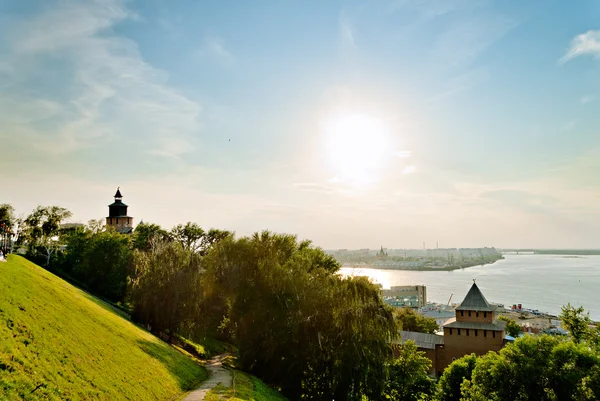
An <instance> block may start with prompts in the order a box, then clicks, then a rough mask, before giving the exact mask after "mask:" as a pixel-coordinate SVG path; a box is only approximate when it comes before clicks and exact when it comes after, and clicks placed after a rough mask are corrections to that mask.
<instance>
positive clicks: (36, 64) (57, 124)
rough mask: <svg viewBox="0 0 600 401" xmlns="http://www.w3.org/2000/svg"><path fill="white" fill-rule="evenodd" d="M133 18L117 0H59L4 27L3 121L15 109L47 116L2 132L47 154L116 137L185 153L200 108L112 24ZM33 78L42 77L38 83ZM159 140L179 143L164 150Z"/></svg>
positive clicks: (146, 148)
mask: <svg viewBox="0 0 600 401" xmlns="http://www.w3.org/2000/svg"><path fill="white" fill-rule="evenodd" d="M136 18H137V16H136V15H135V14H134V13H132V12H131V11H130V10H128V9H127V8H126V7H125V2H124V1H121V0H97V1H90V2H79V1H71V0H65V1H60V2H56V3H55V4H52V5H48V6H47V7H45V8H44V9H43V10H42V11H41V12H40V13H38V14H36V15H35V16H33V17H30V18H26V19H21V20H17V21H15V23H13V24H12V25H10V26H5V27H4V28H3V31H2V33H3V34H4V35H6V36H7V37H8V38H9V39H10V47H9V48H7V49H4V51H2V52H0V54H1V55H0V64H8V65H19V66H20V68H18V69H13V70H11V71H7V72H5V73H4V74H0V87H3V89H4V90H3V91H2V93H1V94H0V103H2V104H7V103H10V102H12V103H13V107H9V108H2V110H0V116H1V117H2V119H3V120H5V121H6V119H7V117H8V116H10V115H13V113H15V110H16V111H17V115H18V114H19V112H18V110H19V109H20V110H22V111H21V112H20V114H21V115H24V114H25V113H24V112H25V111H26V112H28V113H30V115H31V116H34V118H37V119H38V121H39V119H42V118H45V120H47V121H45V122H46V123H45V124H39V123H37V124H36V121H29V123H27V124H12V125H11V126H9V127H7V128H8V129H7V130H6V131H5V132H10V133H12V134H13V136H14V135H19V136H20V137H21V138H23V139H25V140H29V141H31V142H32V143H34V144H36V145H37V146H38V148H39V149H40V150H42V151H44V152H46V153H54V154H61V153H68V152H73V151H76V150H79V149H81V148H86V147H95V146H98V145H102V144H104V145H106V144H116V143H121V144H123V143H127V144H128V145H129V146H130V147H131V149H132V151H134V152H135V151H136V149H137V150H141V151H153V152H154V153H157V154H165V153H168V154H169V155H170V156H179V155H181V154H182V153H185V152H189V151H191V150H192V149H193V145H192V142H194V140H195V139H196V138H197V137H198V134H199V133H200V124H199V121H198V119H199V116H200V112H201V106H200V105H199V104H197V103H196V102H194V101H191V100H189V99H188V98H186V97H184V96H183V95H181V94H180V93H178V91H177V90H175V89H173V88H172V87H170V86H169V85H167V84H166V81H167V79H168V76H167V74H166V73H164V72H163V71H161V70H159V69H156V68H154V67H153V66H151V65H150V64H148V63H147V62H146V61H145V60H144V59H143V57H142V55H141V54H140V51H139V49H138V47H137V45H136V43H135V42H133V41H132V40H130V39H127V38H125V37H123V36H119V35H117V34H115V33H114V31H113V30H112V27H113V26H115V25H116V24H118V23H121V22H123V21H126V20H132V19H136ZM39 77H44V78H46V79H44V80H43V82H42V83H43V84H44V85H39V87H38V85H37V84H38V83H39V81H40V78H39ZM50 79H53V80H57V81H59V84H56V85H50V84H49V81H50ZM15 99H16V100H15ZM54 99H60V100H59V101H58V100H56V101H55V100H54ZM32 105H33V106H32ZM31 107H34V109H31ZM40 109H44V110H41V111H40ZM36 110H37V111H36ZM38 111H40V112H38ZM30 118H32V117H30ZM8 120H9V121H10V119H8ZM0 135H2V134H0ZM165 138H170V139H172V140H173V141H174V142H175V143H181V142H186V143H187V145H186V146H178V147H171V148H168V149H167V150H166V151H165V145H164V141H165Z"/></svg>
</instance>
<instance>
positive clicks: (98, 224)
mask: <svg viewBox="0 0 600 401" xmlns="http://www.w3.org/2000/svg"><path fill="white" fill-rule="evenodd" d="M105 228H106V227H105V223H104V219H98V220H90V221H88V224H87V230H88V231H90V232H91V233H92V234H96V233H99V232H101V231H104V230H105Z"/></svg>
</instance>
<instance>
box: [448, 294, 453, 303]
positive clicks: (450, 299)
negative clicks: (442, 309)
mask: <svg viewBox="0 0 600 401" xmlns="http://www.w3.org/2000/svg"><path fill="white" fill-rule="evenodd" d="M452 295H454V293H452V294H450V298H449V299H448V305H450V301H452Z"/></svg>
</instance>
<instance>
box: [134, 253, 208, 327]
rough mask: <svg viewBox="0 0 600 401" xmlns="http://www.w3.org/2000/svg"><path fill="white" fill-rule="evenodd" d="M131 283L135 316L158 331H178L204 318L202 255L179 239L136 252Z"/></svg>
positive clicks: (135, 318) (137, 319)
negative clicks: (146, 250) (200, 311)
mask: <svg viewBox="0 0 600 401" xmlns="http://www.w3.org/2000/svg"><path fill="white" fill-rule="evenodd" d="M134 264H135V273H134V274H133V276H132V278H131V280H132V286H131V289H132V291H131V298H132V301H133V304H134V312H133V318H134V320H136V321H138V322H140V323H142V324H144V325H146V326H148V327H150V328H151V330H152V331H154V332H164V333H176V332H178V331H179V330H180V329H182V328H184V325H185V324H186V323H187V324H188V326H189V325H193V323H194V321H196V320H199V319H200V315H199V309H198V308H199V304H200V300H201V297H202V294H203V290H202V286H201V280H202V278H201V273H202V268H201V259H200V256H199V255H198V254H196V253H194V252H193V251H191V250H189V249H185V248H184V247H183V246H182V245H181V244H180V243H178V242H164V243H162V244H159V243H157V244H155V245H154V247H153V249H152V250H151V251H148V252H140V251H135V252H134Z"/></svg>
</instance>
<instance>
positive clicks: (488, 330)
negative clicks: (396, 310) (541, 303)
mask: <svg viewBox="0 0 600 401" xmlns="http://www.w3.org/2000/svg"><path fill="white" fill-rule="evenodd" d="M505 327H506V322H504V321H502V320H498V319H496V306H494V305H490V304H489V302H488V301H487V300H486V299H485V297H484V296H483V294H482V293H481V290H480V289H479V287H477V284H475V283H474V282H473V285H472V286H471V289H470V290H469V292H468V293H467V296H466V297H465V299H464V300H463V301H462V303H461V304H460V306H459V307H458V308H456V320H455V321H454V322H451V323H448V324H445V325H444V353H443V358H442V359H443V360H442V361H440V362H441V363H439V364H438V367H439V368H438V369H439V371H440V373H441V371H443V369H444V368H445V367H446V366H448V365H450V364H451V363H452V362H453V361H454V360H456V359H458V358H461V357H463V356H464V355H468V354H470V353H475V354H476V355H484V354H486V353H487V352H488V351H500V349H502V347H503V346H504V336H505Z"/></svg>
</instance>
